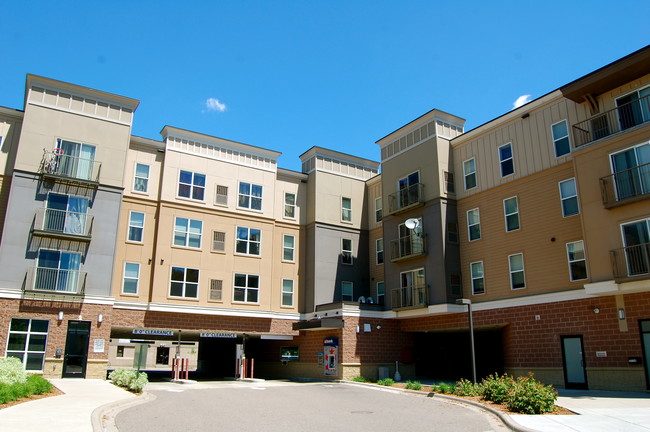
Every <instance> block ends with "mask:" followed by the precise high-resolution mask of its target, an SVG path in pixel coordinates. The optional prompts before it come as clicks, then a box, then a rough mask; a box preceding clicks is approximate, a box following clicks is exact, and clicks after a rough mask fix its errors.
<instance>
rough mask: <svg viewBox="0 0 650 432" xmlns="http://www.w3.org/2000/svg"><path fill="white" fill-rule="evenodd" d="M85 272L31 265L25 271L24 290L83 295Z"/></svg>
mask: <svg viewBox="0 0 650 432" xmlns="http://www.w3.org/2000/svg"><path fill="white" fill-rule="evenodd" d="M85 286H86V272H81V271H78V270H66V269H57V268H48V267H31V268H30V269H29V271H28V273H27V281H26V284H25V292H26V293H27V292H30V293H43V294H60V295H61V294H63V295H75V296H79V295H83V294H84V288H85Z"/></svg>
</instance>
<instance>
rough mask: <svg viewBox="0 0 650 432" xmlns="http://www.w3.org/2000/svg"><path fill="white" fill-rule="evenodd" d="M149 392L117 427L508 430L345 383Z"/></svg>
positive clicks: (486, 417)
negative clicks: (149, 394) (141, 402)
mask: <svg viewBox="0 0 650 432" xmlns="http://www.w3.org/2000/svg"><path fill="white" fill-rule="evenodd" d="M147 391H148V392H149V393H151V394H153V395H155V400H152V401H150V402H148V403H145V404H142V405H138V406H135V407H133V408H129V409H126V410H124V411H122V412H120V413H119V414H118V415H117V417H116V425H117V427H118V429H119V431H120V432H154V431H156V432H162V431H188V432H189V431H251V432H260V431H264V432H266V431H268V432H276V431H277V432H280V431H282V432H287V431H310V432H332V431H355V432H380V431H409V432H417V431H433V430H435V431H436V432H444V431H459V432H460V431H462V432H488V431H507V430H508V429H507V428H506V427H505V426H503V425H502V423H501V422H500V421H499V420H498V419H497V418H496V417H493V416H492V415H490V414H487V413H485V412H484V411H482V410H479V409H477V408H469V407H467V406H464V405H459V404H455V403H449V402H444V401H440V400H436V399H432V398H428V397H425V396H420V395H412V394H406V393H402V392H398V391H395V390H389V389H385V390H384V389H381V390H380V389H374V388H368V387H364V386H355V385H350V384H343V383H292V382H282V381H264V382H253V383H250V382H222V383H197V384H172V383H152V384H149V385H148V386H147Z"/></svg>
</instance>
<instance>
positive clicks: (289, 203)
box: [284, 192, 296, 219]
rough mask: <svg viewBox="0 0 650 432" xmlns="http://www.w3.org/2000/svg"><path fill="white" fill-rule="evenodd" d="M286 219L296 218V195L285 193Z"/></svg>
mask: <svg viewBox="0 0 650 432" xmlns="http://www.w3.org/2000/svg"><path fill="white" fill-rule="evenodd" d="M284 217H286V218H289V219H295V218H296V194H294V193H289V192H285V193H284Z"/></svg>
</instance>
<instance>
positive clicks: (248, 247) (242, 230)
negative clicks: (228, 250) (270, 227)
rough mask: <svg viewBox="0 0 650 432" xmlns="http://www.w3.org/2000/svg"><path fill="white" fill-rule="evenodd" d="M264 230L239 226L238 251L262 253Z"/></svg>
mask: <svg viewBox="0 0 650 432" xmlns="http://www.w3.org/2000/svg"><path fill="white" fill-rule="evenodd" d="M261 244H262V232H261V231H260V230H259V229H257V228H246V227H237V245H236V249H235V250H236V251H237V253H241V254H246V255H260V246H261Z"/></svg>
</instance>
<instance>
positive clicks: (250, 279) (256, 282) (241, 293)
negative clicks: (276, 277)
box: [233, 273, 260, 303]
mask: <svg viewBox="0 0 650 432" xmlns="http://www.w3.org/2000/svg"><path fill="white" fill-rule="evenodd" d="M259 291H260V277H259V276H257V275H249V274H242V273H235V284H234V289H233V301H236V302H244V303H257V302H258V298H259Z"/></svg>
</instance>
